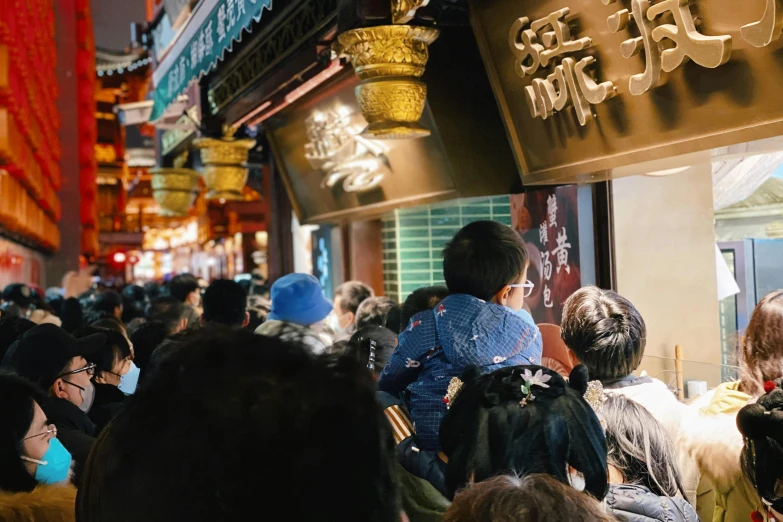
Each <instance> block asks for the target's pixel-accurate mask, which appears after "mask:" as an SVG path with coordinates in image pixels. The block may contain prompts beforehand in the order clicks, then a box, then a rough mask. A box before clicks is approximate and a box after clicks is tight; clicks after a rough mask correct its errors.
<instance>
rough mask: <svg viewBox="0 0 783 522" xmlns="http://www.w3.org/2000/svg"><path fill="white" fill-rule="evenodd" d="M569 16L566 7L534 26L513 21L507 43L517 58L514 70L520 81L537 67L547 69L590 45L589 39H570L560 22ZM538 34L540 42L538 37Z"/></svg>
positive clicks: (524, 20)
mask: <svg viewBox="0 0 783 522" xmlns="http://www.w3.org/2000/svg"><path fill="white" fill-rule="evenodd" d="M570 12H571V11H570V9H568V8H567V7H566V8H563V9H560V10H559V11H555V12H553V13H550V14H549V15H547V16H545V17H544V18H541V19H540V20H535V21H534V22H533V23H530V20H529V19H528V18H527V17H522V18H518V19H517V20H516V21H514V23H513V24H512V25H511V29H510V31H509V35H508V43H509V47H511V52H512V53H513V54H514V57H515V58H516V63H515V70H516V73H517V74H518V75H519V76H520V77H522V78H524V77H525V76H528V75H531V74H534V73H535V72H536V71H537V70H538V68H539V67H541V66H544V67H546V66H548V65H549V63H550V62H551V61H552V60H553V59H554V58H556V57H558V56H561V55H565V54H568V53H573V52H576V51H581V50H582V49H585V48H587V47H589V46H590V45H591V44H592V40H591V39H590V38H579V39H578V40H572V39H571V30H570V29H569V27H568V24H567V23H565V22H564V21H563V20H564V19H565V17H566V16H568V14H569V13H570ZM541 31H543V33H542V34H541V41H540V42H539V38H538V33H539V32H541Z"/></svg>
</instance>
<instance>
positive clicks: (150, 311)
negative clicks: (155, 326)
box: [147, 295, 185, 334]
mask: <svg viewBox="0 0 783 522" xmlns="http://www.w3.org/2000/svg"><path fill="white" fill-rule="evenodd" d="M184 315H185V305H184V304H183V303H182V301H180V300H179V299H177V298H175V297H172V296H170V295H166V296H163V297H158V298H156V299H154V300H153V301H152V302H151V303H150V305H149V307H147V319H149V320H150V321H160V322H162V323H164V324H165V325H166V326H167V327H168V329H169V334H172V333H174V330H176V329H177V326H178V325H179V322H180V321H181V320H182V319H183V317H184Z"/></svg>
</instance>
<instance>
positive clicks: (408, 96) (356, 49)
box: [335, 25, 439, 139]
mask: <svg viewBox="0 0 783 522" xmlns="http://www.w3.org/2000/svg"><path fill="white" fill-rule="evenodd" d="M438 34H439V33H438V30H437V29H433V28H429V27H416V26H410V25H382V26H378V27H366V28H362V29H353V30H350V31H347V32H345V33H343V34H341V35H340V36H339V37H338V43H337V45H336V48H335V51H336V52H337V53H338V54H341V55H343V54H344V55H346V56H348V58H349V59H350V60H351V64H352V65H353V68H354V72H355V73H356V75H357V76H358V77H359V79H360V80H361V82H362V83H361V85H359V86H358V87H357V88H356V99H357V101H358V102H359V107H360V108H361V110H362V114H363V115H364V119H366V120H367V123H368V124H369V126H368V127H367V129H366V130H365V131H364V133H363V136H364V137H367V138H374V139H405V138H423V137H426V136H429V135H430V131H429V129H426V128H425V127H423V126H422V125H421V124H419V120H420V119H421V115H422V113H423V112H424V106H425V104H426V102H427V86H426V85H425V84H424V83H423V82H421V81H419V78H421V76H422V74H424V68H425V66H426V65H427V59H428V58H429V45H430V44H431V43H432V42H434V41H435V40H436V39H437V38H438Z"/></svg>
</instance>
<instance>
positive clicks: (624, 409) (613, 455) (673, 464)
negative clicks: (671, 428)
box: [601, 394, 687, 498]
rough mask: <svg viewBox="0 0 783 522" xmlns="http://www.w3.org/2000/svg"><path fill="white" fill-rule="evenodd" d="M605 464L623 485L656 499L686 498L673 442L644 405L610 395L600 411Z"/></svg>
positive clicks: (620, 396) (619, 396)
mask: <svg viewBox="0 0 783 522" xmlns="http://www.w3.org/2000/svg"><path fill="white" fill-rule="evenodd" d="M601 417H602V418H603V419H604V421H605V428H606V429H605V433H606V447H607V450H608V453H607V461H608V462H609V464H610V465H612V466H614V467H615V468H617V470H618V471H619V472H620V473H622V475H623V482H624V483H625V484H635V485H639V486H644V487H646V488H647V489H649V490H650V491H652V492H653V493H654V494H656V495H658V496H659V497H676V496H677V494H680V495H682V497H683V498H686V497H687V495H686V494H685V488H684V487H683V486H682V479H681V477H680V469H679V465H678V463H677V452H676V451H675V449H674V443H673V442H672V440H671V437H669V434H668V433H666V430H664V429H663V426H661V424H660V423H659V422H658V421H657V420H655V417H653V416H652V414H651V413H650V412H649V411H647V410H646V409H645V408H644V406H642V405H641V404H637V403H635V402H634V401H632V400H631V399H628V398H627V397H624V396H622V395H614V394H610V395H608V396H607V397H606V400H605V401H604V403H603V406H602V408H601Z"/></svg>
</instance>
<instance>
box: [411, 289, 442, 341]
mask: <svg viewBox="0 0 783 522" xmlns="http://www.w3.org/2000/svg"><path fill="white" fill-rule="evenodd" d="M449 293H450V292H449V289H448V288H446V287H445V286H425V287H424V288H419V289H417V290H414V291H413V293H412V294H411V295H409V296H408V298H407V299H405V302H404V303H402V312H401V314H400V330H404V329H405V328H407V327H408V323H410V322H411V317H413V316H414V315H416V314H418V313H421V312H424V311H426V310H432V309H433V308H435V307H436V306H437V305H438V303H440V302H441V301H443V300H444V299H446V298H447V297H448V296H449Z"/></svg>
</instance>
